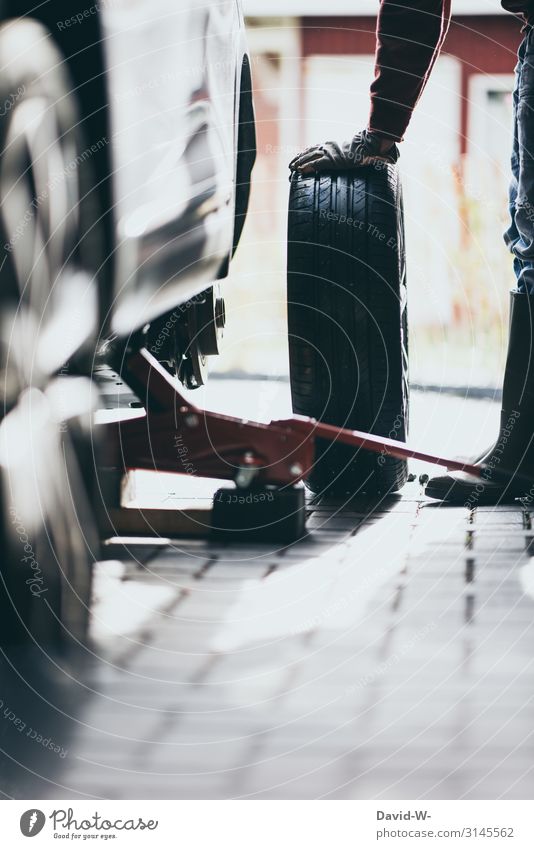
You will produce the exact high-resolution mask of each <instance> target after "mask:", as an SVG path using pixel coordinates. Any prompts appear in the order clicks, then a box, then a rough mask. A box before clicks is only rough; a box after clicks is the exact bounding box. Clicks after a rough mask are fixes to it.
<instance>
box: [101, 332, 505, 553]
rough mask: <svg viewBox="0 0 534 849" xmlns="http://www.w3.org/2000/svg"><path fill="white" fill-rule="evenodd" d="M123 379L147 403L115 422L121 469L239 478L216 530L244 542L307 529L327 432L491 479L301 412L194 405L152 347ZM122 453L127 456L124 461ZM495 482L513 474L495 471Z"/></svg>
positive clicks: (112, 429) (131, 361)
mask: <svg viewBox="0 0 534 849" xmlns="http://www.w3.org/2000/svg"><path fill="white" fill-rule="evenodd" d="M121 374H122V376H123V378H124V380H125V381H126V382H127V383H129V385H130V386H131V388H132V389H133V390H134V391H135V392H136V393H137V395H138V397H139V398H140V400H141V402H142V403H143V405H144V408H145V414H144V415H142V416H140V417H139V418H135V419H129V420H126V421H124V420H123V421H121V422H117V423H113V424H108V425H106V426H105V427H106V428H107V432H106V443H107V449H108V450H111V451H112V452H113V453H112V455H111V456H113V457H114V458H115V459H114V460H113V465H114V467H115V470H116V472H118V473H120V474H123V473H124V472H126V471H129V470H136V469H148V470H152V471H159V472H175V473H179V474H193V475H195V476H199V477H206V478H217V479H223V480H233V481H234V483H235V488H224V489H219V490H218V491H217V492H216V494H215V496H214V500H213V511H212V517H211V529H212V531H213V533H215V534H222V535H231V536H233V537H241V538H243V539H255V540H268V541H271V542H291V541H293V540H296V539H299V538H300V537H302V535H303V534H304V532H305V501H304V487H303V486H302V481H304V480H305V479H306V477H307V475H308V473H309V470H310V469H311V468H312V466H313V464H314V460H315V440H316V439H317V438H318V437H320V438H322V439H326V440H328V441H331V442H335V441H338V442H342V443H345V444H347V445H352V446H354V447H355V448H360V449H364V450H366V451H373V452H378V453H386V454H390V455H391V456H394V457H399V458H403V459H405V458H414V459H418V460H424V461H426V462H429V463H434V464H437V465H439V466H446V467H447V468H448V469H455V470H461V471H464V472H467V473H469V474H472V475H474V476H475V477H477V478H484V473H485V472H486V468H485V467H484V466H474V465H470V464H467V463H462V462H459V461H458V460H451V459H449V458H445V457H441V456H437V455H434V454H428V453H426V452H423V451H418V450H416V449H415V448H411V447H410V446H409V445H407V444H406V443H404V442H398V441H396V440H394V439H388V438H384V437H381V436H375V435H373V434H369V433H362V432H360V431H354V430H346V429H343V428H339V427H334V426H332V425H328V424H323V423H320V422H317V421H315V420H314V419H307V418H304V417H299V416H296V417H294V418H291V419H284V420H281V421H273V422H271V423H270V424H260V423H258V422H251V421H247V420H244V419H239V418H234V417H231V416H225V415H221V414H219V413H212V412H206V411H204V410H201V409H199V408H198V407H196V406H193V405H192V404H191V403H190V402H189V401H186V400H185V399H184V398H183V396H182V395H181V394H180V391H179V388H178V384H177V383H176V381H175V380H174V379H173V378H172V377H171V376H170V375H169V374H168V373H167V372H166V371H165V369H164V368H163V367H162V366H161V365H160V364H159V362H158V361H157V360H156V359H155V358H154V357H153V356H152V354H150V353H149V352H148V351H147V350H146V349H141V350H140V351H137V352H135V353H132V354H130V355H129V356H128V357H127V358H126V360H125V362H123V364H122V367H121ZM118 458H120V460H119V459H118ZM491 474H492V476H493V478H494V479H497V478H498V479H504V480H506V479H509V476H510V473H506V472H503V471H502V470H499V471H497V470H496V469H492V470H491Z"/></svg>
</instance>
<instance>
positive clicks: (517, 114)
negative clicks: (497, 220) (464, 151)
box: [504, 27, 534, 295]
mask: <svg viewBox="0 0 534 849" xmlns="http://www.w3.org/2000/svg"><path fill="white" fill-rule="evenodd" d="M517 58H518V62H517V65H516V69H515V86H514V93H513V111H514V141H513V148H512V180H511V183H510V193H509V208H510V218H511V222H510V226H509V228H508V230H507V231H506V232H505V234H504V241H505V242H506V244H507V246H508V247H509V249H510V251H511V252H512V254H513V257H514V271H515V275H516V277H517V288H518V290H519V291H520V292H526V293H528V294H529V295H534V29H533V28H532V27H527V29H526V31H525V37H524V39H523V41H522V42H521V45H520V47H519V51H518V54H517Z"/></svg>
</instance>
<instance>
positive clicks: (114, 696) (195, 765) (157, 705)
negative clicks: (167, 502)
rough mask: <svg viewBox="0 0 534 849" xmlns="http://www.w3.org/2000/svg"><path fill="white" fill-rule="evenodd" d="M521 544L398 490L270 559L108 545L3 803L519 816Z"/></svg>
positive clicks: (530, 699) (529, 708)
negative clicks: (358, 802)
mask: <svg viewBox="0 0 534 849" xmlns="http://www.w3.org/2000/svg"><path fill="white" fill-rule="evenodd" d="M417 403H419V402H417V400H416V404H417ZM447 403H448V402H447ZM455 403H456V404H458V402H455ZM490 406H491V405H488V409H486V407H484V409H483V412H484V416H485V417H487V419H488V421H489V422H490V423H491V422H493V420H494V410H493V409H489V407H490ZM451 409H452V408H451ZM455 409H456V408H455ZM479 410H482V408H477V410H476V412H478V411H479ZM486 413H487V416H486ZM462 415H463V414H462ZM437 418H438V416H437V413H436V420H437ZM458 418H460V414H459V415H458ZM450 426H451V424H450V422H449V423H448V425H447V427H448V429H449V430H450ZM473 431H474V432H475V431H476V428H473ZM476 435H477V436H479V434H478V433H477V434H476ZM421 438H422V437H421ZM434 444H436V443H434ZM469 447H470V446H468V445H466V449H467V448H469ZM173 497H176V496H175V495H174V496H173V495H169V498H171V499H172V498H173ZM528 524H529V517H528V515H527V513H526V512H525V511H524V510H523V509H522V507H521V505H519V504H518V505H517V506H512V507H503V508H497V509H493V510H492V509H488V508H479V509H477V510H475V511H473V512H471V513H469V512H468V511H467V510H465V509H463V508H450V507H439V506H437V505H436V503H434V502H431V501H428V500H426V499H425V498H424V496H423V495H422V491H421V487H420V485H419V483H418V482H413V483H411V484H408V485H407V486H406V488H405V490H404V491H403V493H402V497H400V496H392V497H390V498H388V499H384V500H382V501H381V502H379V503H376V504H370V503H369V502H368V501H364V500H359V501H356V502H352V503H350V504H347V505H344V506H340V505H336V504H335V503H328V502H326V501H322V502H320V503H319V504H316V505H313V506H312V507H310V518H309V521H308V527H309V536H308V537H307V538H306V539H305V540H304V541H303V542H300V543H298V544H295V545H293V546H289V547H286V548H283V549H281V550H279V549H277V547H276V546H272V547H270V546H268V545H264V546H259V545H258V546H252V545H251V546H247V547H246V548H245V547H243V546H241V547H239V548H235V547H230V546H222V545H220V544H217V545H214V544H212V543H210V542H208V541H205V540H200V539H199V540H190V541H187V540H173V541H172V542H171V543H170V544H165V542H164V541H161V542H160V543H159V544H158V543H157V542H151V541H144V542H143V543H142V544H137V545H128V546H127V547H124V546H122V547H121V546H118V545H114V546H111V547H110V548H109V556H110V558H113V559H112V560H110V561H107V562H104V563H102V564H101V565H100V566H99V567H98V571H97V575H96V586H95V607H94V617H93V640H94V642H93V651H94V654H93V655H92V656H90V657H87V658H86V660H85V662H84V663H83V665H81V666H78V667H72V668H71V667H68V666H64V667H63V669H62V670H61V671H58V673H57V676H58V679H60V680H59V684H58V686H59V687H60V692H63V693H64V694H65V695H64V699H61V698H58V696H57V690H56V691H54V693H55V696H54V698H55V700H54V702H53V707H52V708H50V706H48V707H47V708H46V710H47V711H48V714H50V713H52V714H54V716H55V719H54V721H53V722H52V721H51V720H50V721H49V722H48V724H46V723H44V720H43V723H44V724H45V726H46V728H47V730H48V729H51V730H48V736H52V737H53V740H54V741H58V742H59V743H61V745H62V746H63V747H64V750H68V751H67V754H66V755H65V756H64V757H60V756H59V755H57V754H54V753H52V752H50V751H44V749H43V753H41V752H39V757H38V758H37V757H36V755H35V749H36V747H35V744H33V747H32V750H31V752H30V751H29V749H28V751H26V750H24V751H20V750H16V749H13V748H12V750H11V752H12V756H13V757H15V754H13V753H14V752H16V757H17V758H18V759H19V760H20V762H21V766H19V767H17V766H16V765H15V764H14V763H13V762H12V761H11V762H10V768H9V770H8V772H9V776H10V780H9V782H7V783H4V784H3V786H5V787H7V793H6V795H15V796H19V797H20V796H21V795H22V796H24V795H25V796H33V797H35V798H65V797H67V798H77V797H79V798H85V797H101V798H150V797H152V798H260V799H269V798H288V799H301V798H332V799H344V798H360V799H365V798H392V799H399V798H416V797H422V798H455V799H458V798H501V797H502V798H532V795H533V793H534V757H533V756H534V730H533V727H534V723H533V719H534V659H533V654H534V653H533V647H534V566H533V564H534V560H531V558H530V556H529V552H528V545H527V543H528V541H529V538H530V536H529V535H530V534H531V533H532V532H530V531H529V530H528ZM66 670H67V671H68V672H69V674H71V675H72V677H73V679H75V680H76V682H77V683H76V684H75V685H74V686H71V687H67V686H66V680H65V678H66ZM61 688H62V689H61ZM41 696H43V693H40V703H41V708H42V709H43V710H45V702H46V701H47V700H48V701H49V702H51V701H52V699H51V698H49V697H48V695H47V696H46V697H43V698H41ZM0 698H2V694H1V693H0ZM38 701H39V700H38ZM19 703H20V702H19ZM58 707H60V708H61V711H63V714H59V713H58ZM22 710H23V708H21V711H22ZM30 710H31V711H32V715H34V713H35V706H33V707H31V708H30V707H28V711H30ZM34 723H35V725H36V727H37V725H38V722H37V721H34ZM1 725H2V723H0V733H3V734H4V737H5V738H6V739H7V732H6V731H5V728H4V730H3V731H1ZM5 725H6V723H5V722H4V723H3V726H5ZM40 748H43V747H42V746H41V747H40ZM28 765H31V769H32V770H33V774H32V773H30V772H28Z"/></svg>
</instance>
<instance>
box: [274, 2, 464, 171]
mask: <svg viewBox="0 0 534 849" xmlns="http://www.w3.org/2000/svg"><path fill="white" fill-rule="evenodd" d="M450 17H451V0H381V4H380V12H379V15H378V24H377V47H376V64H375V80H374V82H373V84H372V86H371V114H370V117H369V125H368V127H367V129H366V130H363V131H362V132H360V133H356V135H355V136H354V138H353V139H352V141H351V142H344V143H343V144H342V145H339V144H337V142H325V144H320V145H313V147H310V148H308V149H307V150H305V151H303V153H300V154H298V156H295V158H294V159H292V160H291V162H290V163H289V167H290V169H291V171H300V172H301V173H303V174H309V173H312V172H314V171H343V170H347V169H350V168H358V167H361V166H362V165H364V166H365V165H369V164H371V163H372V162H376V161H377V160H382V161H385V162H396V161H397V159H398V156H399V151H398V148H397V146H396V144H395V142H397V141H402V139H403V137H404V132H405V130H406V127H407V126H408V124H409V122H410V118H411V117H412V112H413V110H414V108H415V106H416V104H417V101H418V100H419V98H420V96H421V94H422V92H423V89H424V87H425V85H426V83H427V80H428V78H429V76H430V72H431V70H432V67H433V65H434V62H435V61H436V59H437V57H438V54H439V52H440V50H441V47H442V46H443V42H444V40H445V36H446V34H447V30H448V28H449V22H450Z"/></svg>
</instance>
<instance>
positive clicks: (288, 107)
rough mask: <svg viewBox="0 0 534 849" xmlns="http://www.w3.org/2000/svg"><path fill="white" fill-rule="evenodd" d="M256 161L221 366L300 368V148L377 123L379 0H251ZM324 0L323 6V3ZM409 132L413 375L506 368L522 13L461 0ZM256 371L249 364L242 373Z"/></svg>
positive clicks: (466, 380) (454, 375) (487, 378)
mask: <svg viewBox="0 0 534 849" xmlns="http://www.w3.org/2000/svg"><path fill="white" fill-rule="evenodd" d="M244 6H245V12H246V14H247V25H248V26H247V28H248V40H249V46H250V50H251V55H252V75H253V82H254V96H255V104H256V120H257V134H258V159H257V164H256V166H255V173H254V180H253V192H252V200H251V211H250V215H249V217H248V221H247V224H246V232H245V234H244V238H243V239H242V241H241V245H240V248H239V250H238V254H237V257H236V262H235V263H234V266H233V269H232V272H231V274H232V281H231V284H230V285H229V286H227V287H226V288H225V295H226V298H227V302H228V314H229V320H228V329H227V333H226V346H225V352H224V354H223V356H222V357H221V358H219V362H217V363H216V364H214V366H213V370H214V371H218V372H225V373H226V374H228V373H230V374H234V373H235V375H236V376H238V375H243V376H244V374H247V375H263V376H269V377H271V378H272V377H277V376H278V377H280V378H283V377H285V376H286V375H287V349H286V345H287V339H286V327H285V250H286V248H285V238H286V235H285V228H286V220H287V213H286V208H287V197H288V173H289V172H288V169H287V164H288V162H289V161H290V159H291V158H292V157H293V156H294V155H295V154H296V153H297V152H298V151H299V150H300V149H302V148H303V147H305V146H307V145H309V144H312V143H314V142H318V141H324V140H326V139H335V140H337V141H342V140H344V139H347V138H350V137H351V136H352V135H353V134H354V132H355V131H357V130H359V129H362V128H363V127H364V126H365V125H366V121H367V116H368V109H369V85H370V83H371V81H372V79H373V53H374V46H375V28H376V11H377V8H378V0H330V2H326V0H325V2H324V3H320V2H317V0H316V2H314V3H313V4H311V6H312V9H313V12H314V15H313V16H311V15H309V14H307V8H309V7H310V4H306V3H304V2H303V0H245V3H244ZM321 8H324V13H325V14H324V16H323V15H318V14H317V12H318V11H321ZM453 12H455V16H454V18H453V22H452V25H451V28H450V31H449V34H448V37H447V40H446V43H445V48H444V52H443V54H442V56H441V57H440V59H439V60H438V62H437V65H436V67H435V69H434V72H433V75H432V78H431V80H430V82H429V84H428V87H427V89H426V91H425V93H424V95H423V98H422V100H421V102H420V104H419V106H418V109H417V112H416V114H415V116H414V118H413V121H412V124H411V125H410V127H409V130H408V133H407V136H406V140H405V141H404V143H403V144H402V155H401V160H400V165H401V172H402V179H403V185H404V195H405V211H406V228H407V254H408V281H409V314H410V325H411V328H410V329H411V377H412V384H414V385H416V386H417V385H423V386H425V387H429V386H439V387H443V388H444V387H456V388H458V387H460V388H461V387H469V388H470V390H473V389H484V388H485V389H488V388H489V389H491V387H498V386H499V385H500V381H501V369H502V361H503V356H504V353H505V344H506V323H507V314H508V290H509V289H510V287H511V286H513V285H514V277H513V273H512V265H511V260H510V257H509V254H508V253H507V251H506V249H505V247H504V244H503V241H502V232H503V230H504V228H505V226H506V221H507V187H508V177H509V157H510V149H511V125H512V96H511V94H512V88H513V71H514V66H515V63H516V51H517V47H518V44H519V41H520V38H521V34H520V23H519V22H518V20H517V19H515V18H514V17H513V16H511V15H510V14H506V13H504V12H502V11H501V10H500V5H499V3H498V0H463V2H462V1H461V0H460V2H457V3H456V6H455V5H454V4H453ZM243 373H244V374H243Z"/></svg>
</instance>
